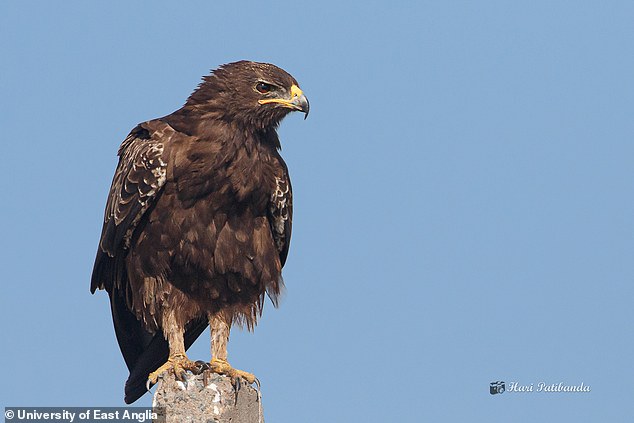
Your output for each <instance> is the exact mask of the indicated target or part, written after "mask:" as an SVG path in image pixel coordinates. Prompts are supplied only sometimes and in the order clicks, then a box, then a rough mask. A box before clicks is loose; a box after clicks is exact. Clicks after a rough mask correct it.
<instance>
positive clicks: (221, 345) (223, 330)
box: [209, 313, 255, 383]
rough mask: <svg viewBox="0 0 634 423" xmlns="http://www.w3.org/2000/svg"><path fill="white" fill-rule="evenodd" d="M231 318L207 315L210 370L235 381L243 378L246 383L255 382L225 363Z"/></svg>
mask: <svg viewBox="0 0 634 423" xmlns="http://www.w3.org/2000/svg"><path fill="white" fill-rule="evenodd" d="M231 320H232V319H231V317H227V316H225V315H223V314H222V313H218V314H210V315H209V327H210V328H211V362H210V363H209V366H210V370H211V371H212V372H214V373H220V374H224V375H227V376H229V377H231V378H232V379H237V378H239V377H242V378H244V379H245V380H246V381H247V382H249V383H253V382H255V376H254V375H253V374H251V373H248V372H245V371H242V370H238V369H234V368H233V367H231V364H229V362H228V361H227V343H228V342H229V331H230V330H231Z"/></svg>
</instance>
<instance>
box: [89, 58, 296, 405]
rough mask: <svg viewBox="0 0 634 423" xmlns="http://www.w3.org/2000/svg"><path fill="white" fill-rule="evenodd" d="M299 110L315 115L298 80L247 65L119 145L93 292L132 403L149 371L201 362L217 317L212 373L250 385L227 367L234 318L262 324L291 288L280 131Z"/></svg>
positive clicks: (229, 70)
mask: <svg viewBox="0 0 634 423" xmlns="http://www.w3.org/2000/svg"><path fill="white" fill-rule="evenodd" d="M293 110H298V111H302V112H304V113H305V114H306V115H307V114H308V101H307V100H306V97H305V96H304V95H303V93H302V92H301V90H300V89H299V87H298V83H297V81H296V80H295V79H294V78H293V77H292V76H291V75H289V74H288V73H286V72H285V71H283V70H282V69H280V68H278V67H276V66H274V65H271V64H265V63H255V62H247V61H241V62H236V63H231V64H227V65H224V66H221V67H220V68H219V69H217V70H216V71H214V72H212V73H211V75H209V76H206V77H204V78H203V82H202V83H201V84H200V85H199V87H198V88H197V89H196V91H194V93H193V94H192V95H191V96H190V97H189V98H188V100H187V102H186V104H185V105H184V106H183V107H182V108H181V109H179V110H177V111H175V112H174V113H172V114H170V115H168V116H165V117H162V118H159V119H155V120H151V121H148V122H144V123H141V124H139V125H138V126H137V127H136V128H134V129H133V130H132V132H131V133H130V135H128V137H127V138H126V139H125V140H124V141H123V143H122V144H121V147H120V149H119V153H118V154H119V157H120V159H119V165H118V167H117V170H116V173H115V176H114V179H113V182H112V187H111V189H110V194H109V197H108V201H107V205H106V211H105V218H104V225H103V230H102V234H101V240H100V242H99V248H98V252H97V257H96V260H95V265H94V269H93V274H92V282H91V292H94V291H95V290H96V289H105V290H106V291H107V292H108V294H109V296H110V303H111V309H112V317H113V322H114V327H115V332H116V335H117V340H118V342H119V346H120V348H121V352H122V354H123V357H124V359H125V362H126V364H127V366H128V368H129V370H130V377H129V378H128V380H127V382H126V387H125V401H126V402H127V403H131V402H134V401H135V400H136V399H138V398H139V397H140V396H141V395H143V393H144V392H145V390H146V389H145V383H146V380H147V379H148V376H149V377H150V381H151V382H156V377H157V376H158V373H160V372H162V371H164V370H171V371H174V372H177V373H178V372H179V371H182V370H188V369H189V370H191V369H193V368H194V366H193V363H192V362H190V361H189V360H188V359H187V358H186V357H185V350H186V349H187V348H189V346H190V345H191V344H192V343H193V342H194V341H195V340H196V338H197V337H198V336H199V335H200V334H201V333H202V331H204V329H205V328H206V327H207V325H208V324H210V325H211V327H212V355H213V360H212V362H211V367H212V371H216V372H219V373H227V374H229V375H231V376H232V377H238V376H243V377H246V378H247V380H249V381H251V376H252V375H250V374H248V373H245V372H241V371H237V370H235V369H232V368H231V367H230V366H229V365H228V363H227V361H226V343H227V339H228V336H229V328H230V327H231V324H232V323H238V324H243V325H245V326H247V327H248V328H249V329H252V328H253V326H254V325H255V324H256V322H257V319H258V317H259V316H260V313H261V311H262V305H263V301H264V297H265V294H268V296H269V297H270V298H271V300H272V302H273V304H275V305H277V298H278V296H279V294H280V290H281V289H282V285H283V283H282V275H281V271H282V266H283V265H284V262H285V261H286V256H287V254H288V248H289V241H290V236H291V218H292V192H291V184H290V180H289V177H288V170H287V167H286V164H285V163H284V161H283V160H282V158H281V156H280V155H279V151H278V150H279V148H280V143H279V139H278V136H277V132H276V128H277V126H278V124H279V123H280V121H281V120H282V118H284V116H286V115H287V114H288V113H289V112H291V111H293ZM168 357H169V360H168ZM166 360H168V361H167V363H166ZM164 363H165V364H164ZM161 365H163V366H161ZM159 366H160V367H159ZM157 369H158V370H157ZM157 372H158V373H157Z"/></svg>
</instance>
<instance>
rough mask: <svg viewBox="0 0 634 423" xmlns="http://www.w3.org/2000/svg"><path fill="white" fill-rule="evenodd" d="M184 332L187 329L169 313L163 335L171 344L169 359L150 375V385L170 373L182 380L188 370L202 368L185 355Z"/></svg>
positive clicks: (164, 322)
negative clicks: (164, 374) (178, 323)
mask: <svg viewBox="0 0 634 423" xmlns="http://www.w3.org/2000/svg"><path fill="white" fill-rule="evenodd" d="M184 332H185V329H184V328H183V327H182V326H179V325H177V324H176V319H175V318H174V313H167V315H166V316H165V317H164V318H163V334H164V335H165V339H167V343H168V344H169V349H170V353H169V357H168V359H167V362H166V363H165V364H163V365H162V366H161V367H159V368H158V369H156V371H154V372H152V373H150V375H149V376H148V382H149V383H152V384H154V383H156V382H157V380H158V378H159V376H160V375H161V374H163V373H165V372H168V371H171V372H172V373H174V375H175V376H176V378H177V379H182V376H183V374H184V373H185V372H186V371H187V370H189V371H196V370H197V369H199V367H200V366H198V365H197V364H196V363H195V362H193V361H191V360H190V359H189V358H187V356H186V355H185V340H184V338H183V334H184Z"/></svg>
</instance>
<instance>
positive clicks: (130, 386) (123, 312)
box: [110, 290, 208, 404]
mask: <svg viewBox="0 0 634 423" xmlns="http://www.w3.org/2000/svg"><path fill="white" fill-rule="evenodd" d="M110 305H111V308H112V320H113V322H114V328H115V333H116V335H117V341H118V343H119V348H120V349H121V353H122V354H123V359H124V360H125V363H126V365H127V366H128V370H130V376H129V377H128V380H127V381H126V383H125V398H124V400H125V402H126V404H132V403H133V402H134V401H136V400H138V399H139V398H140V397H141V396H143V394H145V393H146V392H147V389H146V382H147V379H148V376H149V374H150V373H152V372H153V371H155V370H156V369H158V368H159V367H160V366H161V365H162V364H163V363H165V362H166V361H167V358H168V356H169V345H168V343H167V341H166V340H165V338H164V337H163V333H162V332H160V331H159V332H156V333H150V332H148V331H147V330H145V328H144V327H143V325H142V324H141V322H140V321H139V320H138V319H137V318H136V316H135V315H134V314H133V313H132V312H131V311H130V310H128V307H127V306H126V303H125V300H124V299H123V297H122V296H121V295H119V294H118V293H117V292H116V290H113V291H112V292H111V294H110ZM207 325H208V322H207V319H206V318H202V319H198V320H194V321H192V322H190V323H189V324H188V325H187V328H186V330H185V349H188V348H189V347H190V346H191V345H192V344H193V343H194V341H196V339H197V338H198V337H199V336H200V334H201V333H202V332H203V331H204V330H205V329H206V328H207Z"/></svg>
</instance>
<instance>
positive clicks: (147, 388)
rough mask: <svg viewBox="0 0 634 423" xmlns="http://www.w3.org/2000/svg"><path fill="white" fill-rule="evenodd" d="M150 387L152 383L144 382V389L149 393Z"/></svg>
mask: <svg viewBox="0 0 634 423" xmlns="http://www.w3.org/2000/svg"><path fill="white" fill-rule="evenodd" d="M151 387H152V382H151V381H150V379H148V380H147V382H145V389H146V390H147V391H148V392H150V388H151Z"/></svg>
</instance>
